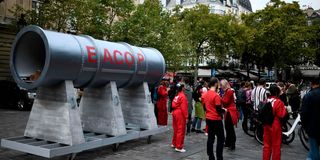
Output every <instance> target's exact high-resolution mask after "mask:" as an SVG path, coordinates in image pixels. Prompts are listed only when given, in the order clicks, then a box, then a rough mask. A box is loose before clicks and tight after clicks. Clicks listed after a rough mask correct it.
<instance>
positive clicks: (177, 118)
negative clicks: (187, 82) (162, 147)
mask: <svg viewBox="0 0 320 160" xmlns="http://www.w3.org/2000/svg"><path fill="white" fill-rule="evenodd" d="M172 109H173V111H172V127H173V138H172V144H173V145H174V146H175V147H176V148H177V149H182V148H183V145H184V137H185V135H186V122H187V120H188V100H187V97H186V96H185V94H184V93H183V92H180V93H178V95H177V96H175V97H174V99H173V101H172Z"/></svg>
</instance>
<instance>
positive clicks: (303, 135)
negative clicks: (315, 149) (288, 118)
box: [283, 113, 309, 151]
mask: <svg viewBox="0 0 320 160" xmlns="http://www.w3.org/2000/svg"><path fill="white" fill-rule="evenodd" d="M297 125H300V127H299V129H298V135H299V138H300V141H301V143H302V145H303V147H304V148H305V149H306V150H307V151H309V143H308V140H309V137H308V135H307V133H306V131H305V130H304V129H303V126H302V123H301V116H300V114H299V113H298V116H297V118H296V119H295V121H294V123H293V125H292V127H291V128H290V130H289V131H287V132H283V134H284V135H286V136H289V135H290V134H294V133H295V132H294V131H295V128H296V127H297Z"/></svg>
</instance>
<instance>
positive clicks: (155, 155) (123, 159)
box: [0, 109, 307, 160]
mask: <svg viewBox="0 0 320 160" xmlns="http://www.w3.org/2000/svg"><path fill="white" fill-rule="evenodd" d="M29 113H30V112H21V111H14V110H6V109H0V138H7V137H14V136H21V135H23V132H24V129H25V126H26V123H27V120H28V116H29ZM169 121H171V120H169ZM236 134H237V146H236V147H237V148H236V150H235V151H228V150H224V159H227V160H228V159H237V160H256V159H261V155H262V146H261V145H259V144H258V143H257V142H256V141H255V140H254V139H253V138H251V137H249V136H247V135H245V134H244V133H243V131H242V129H241V127H240V128H237V129H236ZM171 135H172V130H170V131H169V132H166V133H163V134H160V135H155V136H153V137H152V143H151V144H147V143H146V139H139V140H133V141H129V142H126V143H124V144H121V145H120V148H119V151H117V152H113V151H112V147H111V146H106V147H102V148H98V149H94V150H89V151H84V152H82V153H79V154H77V157H76V159H77V160H107V159H116V160H150V159H152V160H176V159H184V160H206V159H207V155H206V139H207V137H206V136H205V135H204V134H196V133H193V134H192V135H191V136H187V137H186V140H185V143H186V145H185V148H186V150H187V152H186V153H177V152H174V151H173V149H171V148H170V147H169V144H170V138H171ZM306 155H307V151H306V150H305V149H304V148H303V146H302V145H301V143H300V140H299V137H298V136H297V135H296V138H295V140H294V142H293V143H292V144H290V145H283V147H282V159H283V160H303V159H305V157H306ZM44 159H45V158H41V157H37V156H33V155H30V154H25V153H22V152H18V151H13V150H10V149H6V148H0V160H44ZM65 159H67V156H62V157H57V158H54V160H65Z"/></svg>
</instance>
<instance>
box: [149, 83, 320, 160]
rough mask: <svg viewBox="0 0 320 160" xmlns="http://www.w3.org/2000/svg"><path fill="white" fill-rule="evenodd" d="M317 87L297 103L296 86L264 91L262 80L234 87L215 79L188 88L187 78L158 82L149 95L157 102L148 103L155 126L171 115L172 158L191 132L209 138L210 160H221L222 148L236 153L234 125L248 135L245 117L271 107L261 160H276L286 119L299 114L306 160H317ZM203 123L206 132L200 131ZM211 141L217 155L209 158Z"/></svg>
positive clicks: (280, 85)
mask: <svg viewBox="0 0 320 160" xmlns="http://www.w3.org/2000/svg"><path fill="white" fill-rule="evenodd" d="M319 82H320V80H319V78H315V79H314V80H312V81H311V90H310V91H308V92H306V93H305V95H304V96H303V99H302V101H301V97H300V92H299V86H298V87H296V86H295V85H294V84H293V83H292V82H287V83H284V82H276V83H275V84H272V85H270V86H268V87H266V82H265V81H264V80H263V79H261V80H260V81H259V82H258V83H257V85H255V83H254V82H253V81H251V82H250V81H246V82H240V83H238V84H235V83H231V82H229V81H227V80H226V79H222V80H218V79H217V78H215V77H212V78H211V79H210V80H209V81H208V82H206V81H198V82H196V83H195V84H193V85H191V83H190V80H189V79H188V78H182V79H181V80H179V81H173V82H171V83H169V81H166V80H163V81H162V82H161V83H160V85H159V86H158V87H157V88H156V89H155V90H154V93H153V97H156V98H153V100H154V102H155V111H156V117H157V122H158V125H167V124H168V114H172V127H173V138H172V143H171V147H173V148H174V149H175V150H176V151H177V152H186V150H185V149H184V138H185V136H186V135H190V133H191V132H196V133H205V134H206V135H207V136H208V139H207V155H208V157H209V160H213V159H218V160H222V159H223V150H224V147H226V148H228V149H229V150H231V151H233V150H235V149H236V139H237V138H236V137H237V136H236V132H235V128H234V127H235V126H236V125H237V124H238V122H239V119H241V120H242V127H243V130H248V129H250V125H249V124H248V117H249V115H250V114H251V113H252V112H254V111H258V110H259V109H260V108H261V107H262V106H264V105H265V104H266V103H267V102H270V104H271V107H272V109H271V114H272V121H271V123H268V124H264V125H263V132H264V135H263V142H264V146H263V155H262V157H263V160H270V159H271V158H272V159H273V160H280V159H281V142H282V123H283V120H284V119H287V118H288V117H289V116H290V115H292V116H293V117H295V116H297V114H298V113H299V112H300V114H301V118H302V124H303V126H304V128H305V130H306V132H307V134H308V136H309V143H310V152H309V155H308V160H320V156H319V144H320V105H319V104H320V87H319ZM318 101H319V102H318ZM300 106H302V107H300ZM193 112H194V117H192V115H193V114H192V113H193ZM289 113H290V114H289ZM203 121H205V124H206V125H205V127H204V126H202V123H203ZM215 137H217V145H216V154H214V153H213V146H214V142H215Z"/></svg>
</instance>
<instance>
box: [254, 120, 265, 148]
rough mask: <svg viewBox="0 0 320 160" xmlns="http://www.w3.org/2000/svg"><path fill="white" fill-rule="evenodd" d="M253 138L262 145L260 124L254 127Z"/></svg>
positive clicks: (261, 127)
mask: <svg viewBox="0 0 320 160" xmlns="http://www.w3.org/2000/svg"><path fill="white" fill-rule="evenodd" d="M254 138H255V139H256V140H257V141H258V142H259V143H260V144H261V145H263V126H262V125H261V124H259V125H257V126H256V130H255V136H254Z"/></svg>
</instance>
